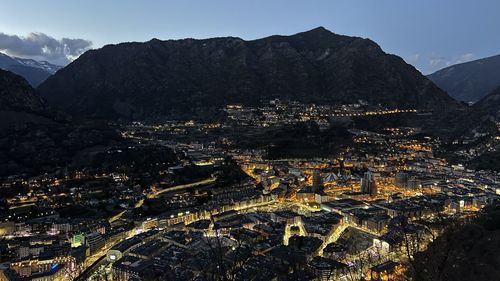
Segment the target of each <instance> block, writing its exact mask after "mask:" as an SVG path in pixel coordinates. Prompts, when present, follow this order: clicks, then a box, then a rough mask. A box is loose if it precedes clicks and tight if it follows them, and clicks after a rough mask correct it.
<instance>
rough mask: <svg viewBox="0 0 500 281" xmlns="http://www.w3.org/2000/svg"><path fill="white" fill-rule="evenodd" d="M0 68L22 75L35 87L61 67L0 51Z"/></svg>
mask: <svg viewBox="0 0 500 281" xmlns="http://www.w3.org/2000/svg"><path fill="white" fill-rule="evenodd" d="M0 68H1V69H4V70H9V71H12V72H14V73H16V74H18V75H20V76H22V77H24V78H25V79H26V80H28V82H29V83H30V84H31V86H33V87H36V86H38V85H40V84H41V83H42V82H43V81H45V80H46V79H47V78H48V77H49V76H51V75H52V74H54V73H56V72H57V71H58V70H59V69H61V68H62V67H61V66H58V65H54V64H51V63H49V62H46V61H36V60H32V59H23V58H15V57H10V56H7V55H5V54H2V53H0Z"/></svg>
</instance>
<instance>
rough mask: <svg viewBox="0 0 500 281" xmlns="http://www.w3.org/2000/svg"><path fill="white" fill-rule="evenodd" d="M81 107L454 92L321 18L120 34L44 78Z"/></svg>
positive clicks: (413, 101)
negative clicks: (259, 33) (305, 25)
mask: <svg viewBox="0 0 500 281" xmlns="http://www.w3.org/2000/svg"><path fill="white" fill-rule="evenodd" d="M38 90H39V92H40V93H41V95H42V96H43V97H44V98H46V99H47V100H48V101H49V103H50V104H52V105H54V106H56V107H58V108H61V109H64V110H67V111H68V112H72V113H74V114H76V115H77V116H80V117H81V116H85V117H94V118H95V117H97V118H104V119H115V118H120V117H122V118H133V119H142V118H150V117H158V116H162V117H163V116H169V117H176V118H179V117H189V118H193V117H194V118H196V117H199V118H206V117H208V118H209V117H210V116H213V114H214V112H216V111H217V110H218V109H219V108H220V107H222V106H224V105H226V104H228V103H242V104H248V105H256V104H259V102H260V101H261V100H262V99H270V98H277V97H279V98H282V99H292V100H298V101H302V102H309V103H328V104H335V103H355V102H358V101H359V100H364V101H366V102H368V103H370V104H373V105H379V104H380V105H382V106H385V107H389V108H419V109H430V110H442V109H450V108H453V107H455V106H457V103H456V102H455V101H453V99H451V98H450V97H449V96H447V95H446V93H444V92H443V91H441V90H440V89H439V88H438V87H436V86H435V85H434V84H433V83H432V82H431V81H430V80H428V79H427V78H426V77H424V76H422V75H421V74H420V72H418V71H417V70H416V69H415V68H414V67H412V66H410V65H408V64H406V63H405V62H404V61H403V60H402V59H401V58H399V57H397V56H394V55H389V54H386V53H384V52H383V51H382V49H381V48H380V47H379V46H378V45H377V44H376V43H374V42H373V41H371V40H369V39H362V38H358V37H349V36H343V35H337V34H334V33H332V32H330V31H328V30H326V29H324V28H322V27H319V28H316V29H313V30H310V31H307V32H303V33H298V34H295V35H291V36H271V37H267V38H263V39H258V40H252V41H245V40H243V39H240V38H234V37H224V38H211V39H203V40H196V39H184V40H167V41H160V40H157V39H153V40H151V41H148V42H145V43H122V44H118V45H109V46H105V47H103V48H101V49H98V50H92V51H88V52H86V53H85V54H83V55H82V56H80V57H79V58H78V59H77V60H75V61H74V62H72V63H71V64H70V65H68V66H67V67H65V68H64V69H62V70H60V71H58V72H57V73H56V74H55V75H53V76H52V77H50V78H49V79H48V80H47V81H45V82H44V83H43V84H42V85H40V87H39V88H38Z"/></svg>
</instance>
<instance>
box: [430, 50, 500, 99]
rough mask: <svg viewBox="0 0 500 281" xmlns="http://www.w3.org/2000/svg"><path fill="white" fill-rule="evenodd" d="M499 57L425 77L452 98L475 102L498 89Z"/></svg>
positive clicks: (488, 58)
mask: <svg viewBox="0 0 500 281" xmlns="http://www.w3.org/2000/svg"><path fill="white" fill-rule="evenodd" d="M498 73H500V55H496V56H491V57H486V58H482V59H479V60H474V61H470V62H465V63H460V64H455V65H452V66H449V67H446V68H443V69H441V70H438V71H436V72H434V73H432V74H430V75H428V76H427V77H428V78H429V79H431V80H432V81H433V82H434V83H435V84H436V85H438V86H439V87H440V88H441V89H443V90H444V91H446V92H448V94H449V95H450V96H452V97H453V98H455V99H457V100H460V101H465V102H477V101H479V100H480V99H481V98H483V97H485V96H486V95H488V94H489V93H491V92H492V91H493V90H495V89H496V88H497V87H500V75H498Z"/></svg>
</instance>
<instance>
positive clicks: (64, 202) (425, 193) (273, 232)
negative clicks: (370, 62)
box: [0, 100, 500, 281]
mask: <svg viewBox="0 0 500 281" xmlns="http://www.w3.org/2000/svg"><path fill="white" fill-rule="evenodd" d="M224 112H225V114H226V115H227V116H226V117H227V120H225V121H224V122H220V123H197V122H194V121H168V122H164V123H161V124H153V125H151V124H142V123H137V122H135V123H132V124H127V125H125V126H123V127H121V128H122V135H123V136H124V137H126V138H128V139H130V140H133V141H134V142H135V143H136V145H131V146H129V147H114V148H109V149H107V150H106V151H105V152H104V155H103V156H102V157H101V158H100V159H102V163H103V165H101V166H100V167H99V168H95V167H94V168H90V167H89V168H85V169H79V170H71V171H68V170H60V171H57V172H56V173H54V174H46V175H41V176H36V177H25V176H22V175H20V176H17V177H9V178H6V179H3V180H2V182H1V186H0V188H1V190H2V191H5V192H3V193H2V194H5V195H4V196H3V197H4V200H3V202H2V204H1V205H0V207H1V208H2V210H1V211H2V212H1V214H0V221H1V222H0V280H2V281H3V280H44V281H45V280H71V279H75V278H78V280H85V279H89V280H214V279H215V280H217V279H223V278H222V276H224V277H226V279H228V280H277V279H280V280H281V279H282V278H285V277H286V278H292V279H295V280H346V281H348V280H360V279H361V278H365V279H366V278H371V279H372V280H387V278H392V277H394V276H397V275H401V274H403V273H402V272H403V270H402V269H403V268H404V265H405V263H406V262H407V255H408V254H413V252H411V251H420V250H423V249H425V247H426V245H427V244H428V243H429V242H430V237H431V236H433V237H434V236H436V235H439V234H440V233H441V232H442V231H443V229H445V228H446V224H444V223H442V222H443V221H446V220H459V219H463V218H466V217H468V216H470V215H473V214H474V212H476V211H478V210H480V209H481V208H483V207H484V206H486V205H487V204H490V203H491V202H493V201H495V200H498V198H499V196H500V186H499V183H500V175H499V174H498V173H495V172H491V171H471V170H468V169H466V168H464V167H463V166H461V165H450V164H448V163H447V162H446V161H444V160H443V159H440V158H437V157H435V156H434V154H433V149H434V148H436V147H437V146H439V142H438V141H437V140H435V139H432V138H418V139H417V138H414V136H415V135H416V134H417V133H418V132H420V130H419V128H410V127H404V128H386V129H385V130H384V133H374V132H369V131H363V130H356V129H350V130H349V133H350V134H351V135H352V140H353V145H352V147H348V148H346V149H344V150H342V151H341V152H340V153H339V154H338V155H336V157H325V158H315V159H308V160H304V159H274V160H271V159H266V157H265V155H266V151H265V149H262V148H256V149H247V148H241V147H235V146H234V143H235V142H236V140H235V139H236V138H238V134H237V130H238V129H239V128H240V127H243V128H245V127H246V126H256V127H269V126H278V125H283V124H293V123H295V122H303V121H314V122H317V123H318V126H319V127H320V128H322V126H328V119H329V118H332V117H345V116H371V115H385V114H400V113H410V114H413V113H416V112H414V111H411V110H406V111H405V110H388V109H383V108H377V109H373V108H372V109H369V110H367V109H366V107H365V105H363V103H362V102H360V103H359V104H354V105H344V106H340V107H335V106H316V105H305V104H300V103H296V102H289V101H279V100H273V101H270V102H268V103H266V105H265V106H262V107H259V108H248V107H243V106H239V105H230V106H227V108H226V109H225V111H224ZM325 122H326V123H325ZM232 124H233V125H232ZM231 126H234V127H231ZM228 127H230V129H227V128H228ZM221 130H227V131H226V133H224V134H221V133H220V132H221ZM123 155H136V157H135V158H133V159H127V158H126V157H125V158H124V157H123ZM143 155H147V156H148V157H142V156H143ZM104 164H105V165H104ZM103 167H104V168H103ZM12 190H15V191H16V192H11V191H12ZM409 243H410V244H411V245H410V244H409ZM415 245H417V246H415ZM410 248H411V251H409V249H410ZM263 268H265V269H266V270H265V271H263V270H262V269H263Z"/></svg>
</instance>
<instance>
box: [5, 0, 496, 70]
mask: <svg viewBox="0 0 500 281" xmlns="http://www.w3.org/2000/svg"><path fill="white" fill-rule="evenodd" d="M499 11H500V1H498V0H474V1H465V0H439V1H436V0H419V1H401V0H393V1H389V0H378V1H369V0H366V1H353V0H350V1H332V0H325V1H294V0H276V1H270V0H252V1H234V0H215V1H194V0H193V1H190V0H182V1H159V0H149V1H127V0H114V1H111V0H107V1H103V0H85V1H68V0H52V1H38V0H36V1H35V0H33V1H24V0H0V51H2V52H5V53H8V54H10V55H16V56H20V57H33V58H38V59H47V60H49V61H51V62H55V63H59V64H65V63H67V62H68V61H69V60H71V59H74V58H75V57H77V56H78V55H79V54H81V53H82V52H84V51H85V50H87V49H88V48H99V47H101V46H103V45H105V44H110V43H119V42H124V41H148V40H150V39H151V38H159V39H180V38H186V37H192V38H208V37H216V36H217V37H219V36H237V37H241V38H243V39H256V38H260V37H264V36H269V35H273V34H284V35H287V34H294V33H297V32H301V31H305V30H309V29H312V28H314V27H317V26H324V27H325V28H327V29H329V30H331V31H333V32H335V33H340V34H345V35H352V36H361V37H368V38H370V39H372V40H374V41H375V42H377V43H378V44H379V45H380V46H381V47H382V48H383V49H384V50H385V51H386V52H389V53H393V54H397V55H399V56H401V57H403V58H404V59H405V60H406V61H407V62H408V63H411V64H413V65H415V66H416V67H417V68H418V69H419V70H420V71H422V72H423V73H424V74H428V73H431V72H433V71H435V70H437V69H440V68H443V67H446V66H448V65H451V64H454V63H458V62H464V61H468V60H473V59H478V58H482V57H487V56H492V55H497V54H500V36H499V35H500V33H499V30H500V16H499ZM68 38H69V39H68ZM71 39H77V40H71Z"/></svg>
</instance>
